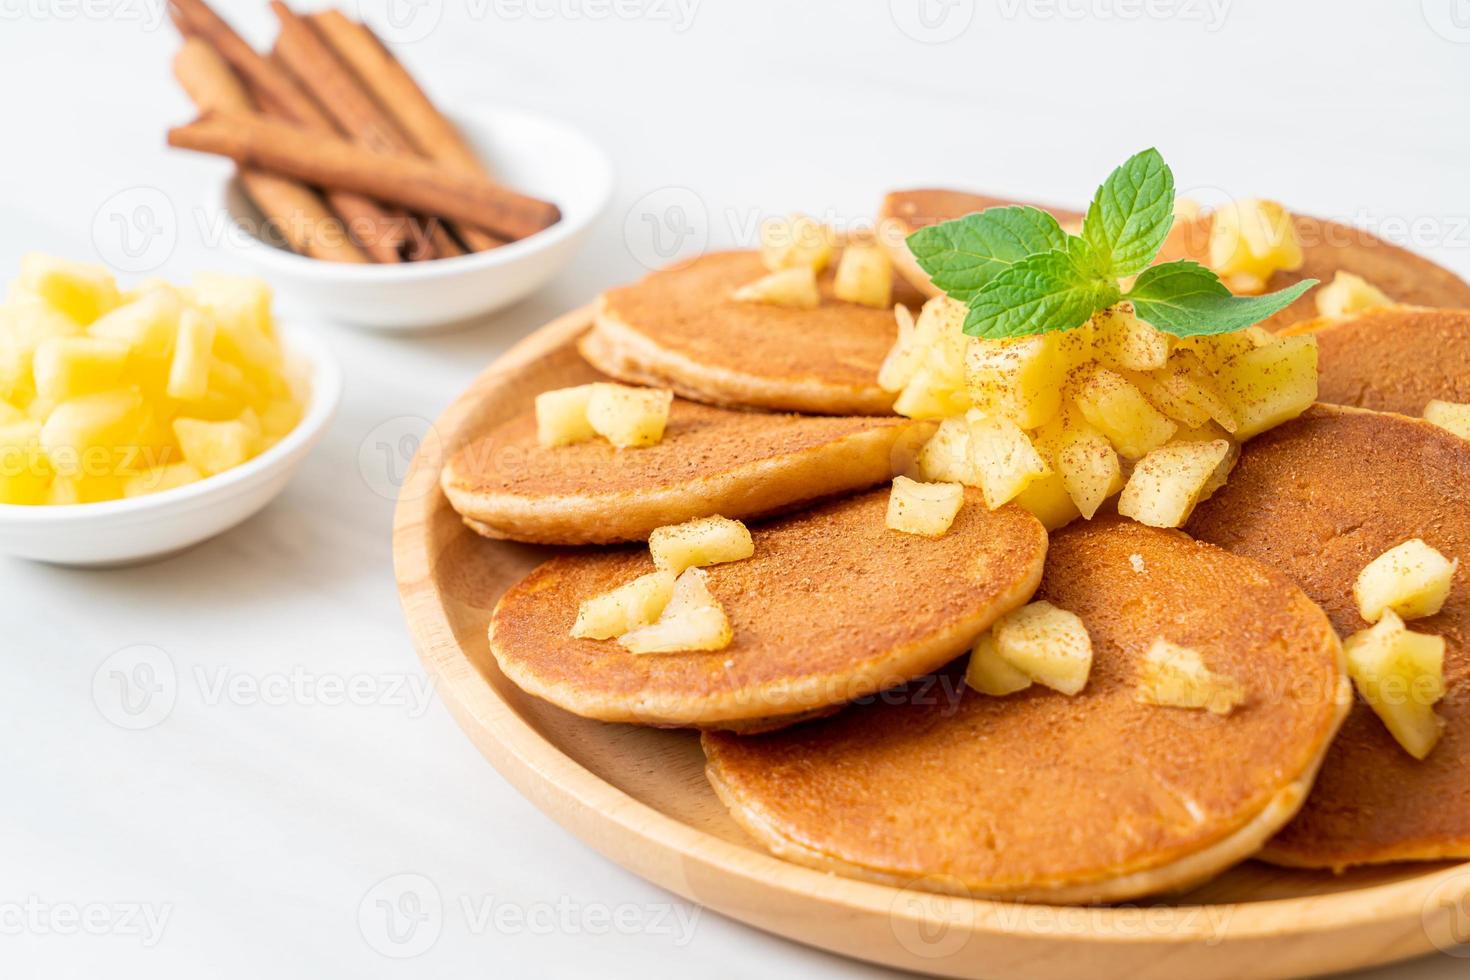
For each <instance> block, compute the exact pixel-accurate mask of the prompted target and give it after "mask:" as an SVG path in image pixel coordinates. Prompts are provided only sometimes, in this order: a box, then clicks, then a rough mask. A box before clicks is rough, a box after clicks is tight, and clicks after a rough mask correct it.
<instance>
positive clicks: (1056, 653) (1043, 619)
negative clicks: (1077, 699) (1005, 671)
mask: <svg viewBox="0 0 1470 980" xmlns="http://www.w3.org/2000/svg"><path fill="white" fill-rule="evenodd" d="M994 631H995V649H996V652H997V653H999V654H1000V656H1001V659H1003V660H1005V661H1006V662H1007V663H1008V664H1010V665H1011V666H1012V667H1014V668H1016V669H1017V670H1019V671H1021V672H1022V673H1024V674H1025V675H1026V676H1027V677H1030V678H1031V679H1032V680H1033V681H1036V682H1037V683H1038V684H1043V685H1045V686H1046V687H1049V688H1051V689H1052V690H1054V691H1060V692H1061V693H1062V694H1066V695H1068V696H1071V695H1074V694H1077V693H1078V692H1080V691H1081V690H1082V689H1083V688H1084V687H1086V686H1087V676H1088V674H1090V673H1091V672H1092V638H1091V637H1090V636H1088V634H1087V627H1086V626H1084V625H1083V624H1082V620H1081V619H1080V618H1079V617H1078V616H1076V615H1075V614H1074V613H1070V612H1067V611H1066V610H1065V609H1059V608H1057V607H1056V606H1054V605H1052V604H1051V603H1049V602H1046V601H1044V600H1042V601H1039V602H1033V603H1030V604H1029V605H1025V606H1022V607H1021V608H1020V609H1017V610H1015V611H1014V612H1010V613H1007V614H1006V615H1004V616H1002V617H1001V618H1000V619H999V620H998V621H997V622H996V624H995V630H994Z"/></svg>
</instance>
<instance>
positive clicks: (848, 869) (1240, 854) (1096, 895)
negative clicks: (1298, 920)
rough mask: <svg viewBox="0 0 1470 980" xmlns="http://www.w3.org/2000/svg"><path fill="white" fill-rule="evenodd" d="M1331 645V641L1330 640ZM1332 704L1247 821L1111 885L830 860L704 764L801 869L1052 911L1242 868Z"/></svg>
mask: <svg viewBox="0 0 1470 980" xmlns="http://www.w3.org/2000/svg"><path fill="white" fill-rule="evenodd" d="M1333 639H1334V640H1336V635H1335V634H1334V635H1333ZM1337 646H1338V648H1339V650H1340V649H1341V643H1340V642H1338V643H1337ZM1334 703H1336V704H1337V705H1338V708H1337V711H1336V714H1335V715H1334V717H1333V719H1332V723H1331V724H1330V725H1329V726H1328V730H1327V732H1326V737H1325V738H1323V740H1322V744H1321V746H1320V747H1319V749H1318V751H1317V754H1316V755H1315V756H1314V757H1313V758H1312V760H1311V762H1310V763H1309V764H1308V766H1307V767H1306V769H1304V770H1303V771H1302V772H1301V773H1300V774H1299V775H1298V776H1297V778H1296V779H1294V780H1292V781H1291V782H1289V783H1287V784H1286V785H1285V786H1283V787H1282V788H1281V789H1280V790H1278V791H1277V792H1276V794H1275V795H1274V796H1272V797H1271V799H1269V800H1267V801H1266V804H1265V805H1264V806H1263V807H1262V808H1261V809H1260V810H1259V811H1257V812H1256V813H1255V815H1254V816H1252V817H1251V818H1250V819H1248V820H1247V821H1245V823H1243V824H1242V825H1241V826H1239V827H1238V828H1236V829H1235V830H1234V831H1232V832H1231V833H1229V834H1227V835H1226V836H1225V837H1223V838H1220V839H1219V840H1217V841H1215V842H1214V843H1212V844H1209V845H1207V846H1206V847H1204V848H1202V849H1200V850H1198V851H1195V852H1193V853H1191V854H1188V855H1186V856H1184V857H1182V858H1179V859H1177V860H1174V861H1171V862H1168V863H1165V864H1161V865H1157V866H1154V867H1146V868H1141V869H1139V870H1135V871H1129V872H1125V873H1123V874H1120V875H1114V876H1112V877H1097V878H1090V879H1074V880H1066V881H1058V882H1055V883H1052V884H1041V883H1034V884H1024V885H1015V886H1001V887H997V886H994V885H987V884H984V883H978V882H966V881H962V880H958V879H956V877H955V876H954V875H949V874H938V873H936V874H927V875H908V874H899V873H896V872H892V871H884V870H882V869H879V868H873V867H869V866H867V865H862V864H856V863H853V862H850V861H845V860H843V859H841V858H837V857H833V856H831V855H829V854H827V853H825V852H823V851H820V850H817V849H816V848H812V847H808V846H807V845H805V844H800V843H798V842H796V841H794V840H792V839H791V838H789V837H786V836H785V835H783V834H782V833H781V832H780V831H779V830H777V829H776V828H775V827H774V826H773V825H772V824H771V823H770V822H769V821H768V820H766V819H764V818H763V817H762V815H761V813H760V808H759V807H753V806H746V805H745V804H744V803H743V801H742V800H741V799H740V796H739V794H738V793H737V792H735V790H734V789H733V788H732V787H730V786H729V785H728V784H727V783H725V781H724V780H723V779H722V778H721V777H720V775H719V774H718V773H717V772H716V771H715V766H714V763H713V762H711V761H710V759H709V752H708V750H706V751H705V778H706V779H708V780H709V783H710V786H711V788H713V789H714V792H715V795H716V796H717V797H719V799H720V802H721V803H723V804H724V805H725V807H726V809H727V810H729V812H730V816H731V817H732V818H733V819H734V820H735V822H736V823H737V824H739V825H740V827H741V828H742V829H743V830H745V832H746V833H748V834H749V835H750V836H751V837H753V838H754V839H755V840H756V841H757V842H759V843H760V844H762V845H763V846H764V847H766V848H767V849H768V850H769V851H770V852H771V853H772V854H773V855H775V856H776V857H778V858H781V859H783V860H787V861H791V862H792V863H794V864H800V865H803V866H804V867H808V868H814V869H816V870H818V871H826V872H829V873H832V874H838V875H841V876H843V877H845V878H853V879H857V880H861V881H870V882H874V883H876V884H880V885H888V886H890V887H893V888H905V889H912V888H917V889H921V890H924V891H932V892H937V893H939V894H946V895H956V896H959V897H962V898H974V899H1000V900H1006V901H1015V902H1042V903H1053V904H1058V905H1091V904H1096V903H1100V902H1121V901H1126V900H1128V899H1133V898H1141V897H1144V896H1147V895H1159V894H1164V893H1169V892H1180V891H1184V890H1186V889H1188V888H1191V887H1193V886H1195V885H1199V884H1202V883H1204V882H1206V881H1209V880H1210V879H1212V878H1214V877H1215V876H1216V875H1218V874H1220V873H1221V872H1223V871H1225V870H1226V869H1228V868H1231V867H1233V866H1235V865H1236V864H1239V863H1240V862H1241V861H1244V860H1246V859H1248V858H1251V857H1253V856H1256V855H1257V854H1258V853H1259V852H1260V851H1261V848H1262V847H1263V846H1264V845H1265V843H1266V842H1267V841H1269V840H1270V839H1271V838H1272V837H1273V836H1275V834H1276V832H1277V831H1279V830H1280V829H1281V828H1282V827H1284V826H1286V824H1287V823H1289V822H1290V821H1291V819H1292V817H1294V816H1296V814H1297V812H1298V811H1300V810H1301V808H1302V805H1303V804H1304V803H1305V802H1306V799H1307V796H1308V795H1309V794H1310V793H1311V790H1312V784H1313V783H1314V782H1315V781H1316V779H1317V773H1318V772H1319V771H1320V770H1321V768H1322V763H1323V761H1324V760H1325V759H1326V757H1327V751H1328V749H1330V748H1331V747H1332V742H1333V739H1334V738H1335V737H1336V735H1337V731H1338V729H1339V728H1340V727H1341V726H1342V723H1343V721H1344V720H1345V719H1346V718H1347V713H1348V710H1349V709H1350V708H1351V707H1352V687H1351V682H1350V681H1349V680H1348V679H1347V677H1346V676H1341V675H1340V676H1339V677H1338V684H1337V697H1336V699H1335V702H1334ZM701 747H703V739H701ZM952 882H953V884H951V883H952Z"/></svg>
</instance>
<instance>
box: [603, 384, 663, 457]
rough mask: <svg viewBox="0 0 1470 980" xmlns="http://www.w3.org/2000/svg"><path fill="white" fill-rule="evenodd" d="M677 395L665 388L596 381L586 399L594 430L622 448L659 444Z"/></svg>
mask: <svg viewBox="0 0 1470 980" xmlns="http://www.w3.org/2000/svg"><path fill="white" fill-rule="evenodd" d="M673 403H674V393H673V392H672V391H669V390H668V389H666V388H632V387H629V386H628V385H620V384H611V383H608V382H601V381H599V382H596V383H595V384H593V385H592V395H591V397H590V398H588V399H587V421H588V422H589V423H590V424H591V425H592V430H593V431H594V432H596V433H597V434H598V435H600V436H602V437H603V438H604V439H606V440H607V441H608V442H610V443H612V444H613V445H614V446H617V447H618V448H619V449H629V448H633V447H639V446H653V445H657V444H658V443H659V442H660V441H662V440H663V437H664V427H665V426H667V425H668V422H669V407H670V406H671V405H672V404H673Z"/></svg>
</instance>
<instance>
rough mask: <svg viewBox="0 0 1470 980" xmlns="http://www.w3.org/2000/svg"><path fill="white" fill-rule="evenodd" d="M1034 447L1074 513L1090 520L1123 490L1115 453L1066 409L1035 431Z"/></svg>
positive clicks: (1095, 430)
mask: <svg viewBox="0 0 1470 980" xmlns="http://www.w3.org/2000/svg"><path fill="white" fill-rule="evenodd" d="M1036 442H1037V445H1038V448H1039V449H1040V450H1041V451H1042V452H1043V453H1044V454H1046V456H1047V458H1049V459H1050V461H1051V465H1052V467H1053V468H1054V469H1055V470H1056V471H1057V473H1058V475H1059V476H1060V477H1061V480H1062V485H1063V486H1064V487H1066V490H1067V495H1068V496H1069V497H1071V498H1072V502H1073V504H1075V505H1076V507H1077V510H1078V513H1080V514H1081V515H1082V516H1083V517H1085V518H1087V519H1088V520H1091V519H1092V517H1093V515H1094V514H1096V513H1097V510H1098V508H1099V507H1101V506H1102V505H1103V502H1104V501H1106V500H1107V499H1108V498H1109V497H1111V496H1112V495H1113V494H1115V493H1117V492H1118V491H1119V490H1121V489H1122V488H1123V468H1122V464H1121V463H1120V461H1119V460H1118V452H1117V450H1115V449H1114V448H1113V445H1112V443H1110V442H1108V439H1107V436H1104V435H1103V434H1102V433H1101V432H1099V431H1098V430H1097V429H1094V428H1093V427H1092V426H1091V425H1089V424H1088V423H1087V421H1086V420H1085V419H1083V418H1082V417H1081V414H1080V413H1079V412H1078V411H1077V410H1076V409H1069V410H1067V411H1065V412H1064V413H1063V415H1061V416H1059V417H1058V418H1057V419H1056V420H1055V421H1053V422H1051V423H1048V424H1047V425H1046V426H1044V427H1043V428H1042V429H1041V430H1040V431H1039V432H1037V436H1036Z"/></svg>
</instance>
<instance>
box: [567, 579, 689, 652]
mask: <svg viewBox="0 0 1470 980" xmlns="http://www.w3.org/2000/svg"><path fill="white" fill-rule="evenodd" d="M675 577H676V576H675V575H674V573H673V572H668V571H659V572H649V573H648V574H647V575H640V576H638V577H637V578H635V579H633V581H631V582H627V583H624V584H623V585H620V586H618V587H617V588H616V589H613V590H612V591H611V592H604V593H603V594H602V595H598V596H593V597H592V598H591V599H587V600H585V601H584V602H582V603H581V604H580V605H579V606H578V607H577V621H576V623H575V624H573V626H572V636H574V637H580V638H585V639H589V640H608V639H612V638H613V637H617V636H622V635H623V634H624V633H627V632H628V631H629V630H634V629H637V628H639V627H640V626H647V625H649V624H650V623H654V622H657V621H658V617H659V615H660V614H662V613H663V611H664V607H665V606H667V605H668V604H669V599H670V598H672V597H673V594H674V579H675Z"/></svg>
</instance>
